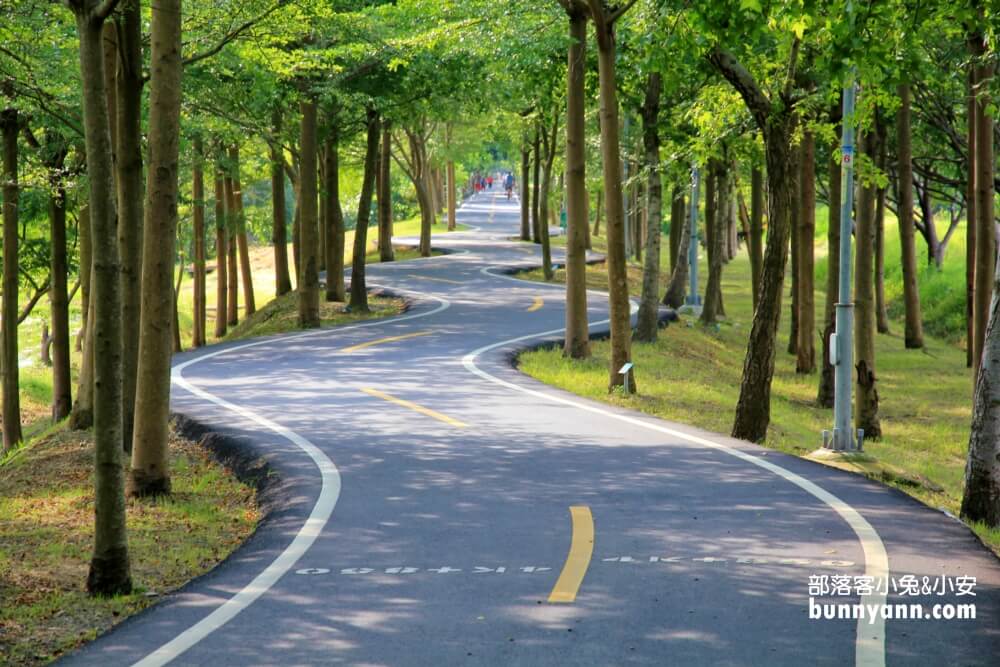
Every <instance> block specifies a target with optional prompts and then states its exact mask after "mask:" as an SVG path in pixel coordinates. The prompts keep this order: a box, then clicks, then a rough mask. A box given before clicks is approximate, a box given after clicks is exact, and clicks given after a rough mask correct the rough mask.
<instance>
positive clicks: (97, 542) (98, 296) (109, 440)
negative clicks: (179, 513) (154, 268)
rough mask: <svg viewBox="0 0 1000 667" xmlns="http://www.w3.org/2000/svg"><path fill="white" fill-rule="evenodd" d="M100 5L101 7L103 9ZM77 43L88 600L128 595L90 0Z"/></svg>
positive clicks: (111, 193)
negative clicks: (85, 243) (87, 405)
mask: <svg viewBox="0 0 1000 667" xmlns="http://www.w3.org/2000/svg"><path fill="white" fill-rule="evenodd" d="M105 7H107V6H105ZM71 8H72V9H73V13H74V14H75V16H76V25H77V33H78V35H79V38H80V79H81V82H82V88H83V115H84V134H85V140H86V145H87V175H88V177H89V181H90V219H91V229H92V232H93V234H92V252H93V272H94V273H93V278H92V283H91V288H92V295H91V297H92V298H91V302H92V303H93V304H94V312H93V319H92V321H93V345H94V402H93V405H94V459H95V465H94V492H95V494H94V510H95V512H94V514H95V521H94V552H93V557H92V558H91V562H90V571H89V573H88V575H87V590H88V592H90V593H91V594H93V595H118V594H124V593H129V592H131V590H132V579H131V574H130V568H129V557H128V541H127V539H126V528H125V495H124V493H123V488H124V472H123V467H122V453H123V452H122V394H121V382H122V322H121V264H120V262H119V258H118V243H117V233H116V229H115V227H116V219H117V212H116V206H115V186H114V175H113V170H114V165H113V160H112V154H111V150H112V148H111V130H110V121H109V118H108V107H107V98H106V90H105V77H104V59H103V54H102V48H101V33H102V29H103V23H104V20H105V19H106V18H107V16H106V14H105V15H102V13H100V12H99V11H98V9H99V6H98V5H97V3H96V1H95V0H79V1H78V2H74V3H73V4H72V5H71Z"/></svg>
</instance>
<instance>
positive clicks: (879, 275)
mask: <svg viewBox="0 0 1000 667" xmlns="http://www.w3.org/2000/svg"><path fill="white" fill-rule="evenodd" d="M880 168H882V169H883V171H884V168H883V167H882V166H880ZM885 197H886V191H885V188H878V190H877V191H876V193H875V328H876V330H877V331H878V332H879V333H880V334H887V333H889V310H888V308H887V307H886V303H885Z"/></svg>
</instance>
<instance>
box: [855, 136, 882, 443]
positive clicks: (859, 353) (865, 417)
mask: <svg viewBox="0 0 1000 667" xmlns="http://www.w3.org/2000/svg"><path fill="white" fill-rule="evenodd" d="M876 141H877V140H876V138H875V136H874V135H873V134H870V133H869V134H867V135H866V136H865V138H864V140H863V145H864V146H865V147H866V150H865V152H866V153H867V154H868V156H869V157H870V158H874V157H875V153H876V151H875V146H876ZM875 196H876V193H875V187H874V186H873V185H871V184H862V185H861V188H860V191H859V196H858V213H857V215H858V221H857V228H856V232H855V234H856V237H857V241H856V258H855V262H856V265H855V273H854V302H855V306H854V312H855V327H854V360H855V368H856V370H857V382H856V386H855V392H856V398H855V426H856V427H857V428H860V429H864V431H865V439H866V440H877V439H879V438H880V437H881V436H882V430H881V426H880V424H879V416H878V389H877V388H876V376H875V285H874V282H875V281H874V277H875V273H874V268H875V267H874V259H875V252H874V243H875Z"/></svg>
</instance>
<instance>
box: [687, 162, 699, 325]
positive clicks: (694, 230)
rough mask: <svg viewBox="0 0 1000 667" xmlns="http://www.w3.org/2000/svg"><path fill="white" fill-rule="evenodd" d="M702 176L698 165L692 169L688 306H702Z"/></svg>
mask: <svg viewBox="0 0 1000 667" xmlns="http://www.w3.org/2000/svg"><path fill="white" fill-rule="evenodd" d="M699 180H700V174H699V172H698V165H695V166H694V167H693V168H692V169H691V207H690V208H691V217H690V224H691V242H690V243H689V244H688V268H689V270H690V272H691V279H690V280H689V281H688V282H689V283H690V285H691V291H690V292H689V293H688V296H687V299H685V300H684V303H685V304H687V305H688V306H700V305H701V297H700V296H698V182H699Z"/></svg>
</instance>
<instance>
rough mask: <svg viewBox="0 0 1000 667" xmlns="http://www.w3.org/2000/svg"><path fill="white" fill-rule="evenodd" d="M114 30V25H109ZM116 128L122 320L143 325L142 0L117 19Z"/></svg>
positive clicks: (129, 398) (131, 344) (128, 405)
mask: <svg viewBox="0 0 1000 667" xmlns="http://www.w3.org/2000/svg"><path fill="white" fill-rule="evenodd" d="M109 25H110V24H109ZM118 35H119V42H120V44H119V45H118V54H119V59H118V73H117V85H116V87H117V95H116V107H117V123H115V122H114V121H112V135H111V137H112V141H113V142H115V143H116V147H115V149H114V151H115V155H116V157H117V159H116V166H117V172H116V175H115V183H116V185H117V188H118V253H119V256H120V258H121V264H122V277H121V280H122V321H123V322H136V323H137V322H139V321H140V317H141V308H142V306H141V301H142V292H141V289H142V243H143V233H144V231H143V226H144V216H145V212H144V210H143V198H144V196H145V193H144V192H143V185H144V182H143V168H142V167H143V165H142V152H143V148H142V89H143V86H144V83H143V65H144V64H143V58H142V14H141V8H140V3H139V0H126V1H125V2H123V3H122V12H121V15H120V16H119V18H118ZM138 372H139V337H138V336H124V337H123V339H122V410H123V416H122V445H123V447H124V448H125V451H127V452H128V451H131V448H132V431H133V424H134V423H135V396H136V382H137V380H138Z"/></svg>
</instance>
